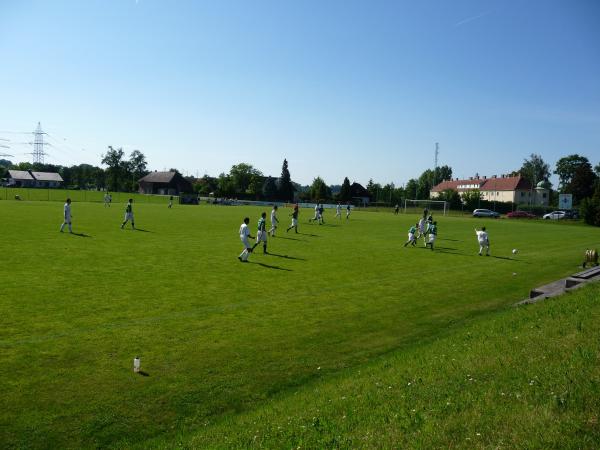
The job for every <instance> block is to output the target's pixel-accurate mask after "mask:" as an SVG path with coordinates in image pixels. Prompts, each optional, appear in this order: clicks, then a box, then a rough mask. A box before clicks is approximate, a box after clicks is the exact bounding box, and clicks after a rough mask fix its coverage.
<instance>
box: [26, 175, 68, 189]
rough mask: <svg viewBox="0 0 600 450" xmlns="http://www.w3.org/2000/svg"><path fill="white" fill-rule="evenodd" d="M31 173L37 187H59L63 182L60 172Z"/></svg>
mask: <svg viewBox="0 0 600 450" xmlns="http://www.w3.org/2000/svg"><path fill="white" fill-rule="evenodd" d="M31 175H32V176H33V178H34V179H35V186H36V187H45V188H57V187H60V185H61V183H62V182H63V179H62V177H61V176H60V174H59V173H55V172H31Z"/></svg>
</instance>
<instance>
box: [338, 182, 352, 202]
mask: <svg viewBox="0 0 600 450" xmlns="http://www.w3.org/2000/svg"><path fill="white" fill-rule="evenodd" d="M351 198H352V191H351V189H350V180H349V179H348V177H344V182H343V183H342V188H341V189H340V193H339V194H338V199H339V200H340V201H341V202H347V201H349V200H350V199H351Z"/></svg>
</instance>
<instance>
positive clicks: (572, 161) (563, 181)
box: [554, 154, 591, 194]
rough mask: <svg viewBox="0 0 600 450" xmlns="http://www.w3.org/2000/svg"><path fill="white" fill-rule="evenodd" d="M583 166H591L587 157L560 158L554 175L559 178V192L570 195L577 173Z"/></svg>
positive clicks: (574, 155)
mask: <svg viewBox="0 0 600 450" xmlns="http://www.w3.org/2000/svg"><path fill="white" fill-rule="evenodd" d="M582 165H589V166H590V167H591V165H590V162H589V160H588V159H587V158H586V157H585V156H581V155H578V154H573V155H569V156H565V157H563V158H560V159H559V160H558V161H557V162H556V168H555V169H554V173H555V174H556V175H558V178H559V181H560V183H559V190H560V191H561V192H563V193H567V194H569V193H570V192H569V185H570V184H571V181H572V180H573V177H574V176H575V172H576V171H577V169H578V168H579V167H580V166H582Z"/></svg>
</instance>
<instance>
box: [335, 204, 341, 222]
mask: <svg viewBox="0 0 600 450" xmlns="http://www.w3.org/2000/svg"><path fill="white" fill-rule="evenodd" d="M335 217H336V218H338V219H340V220H341V219H342V204H341V203H340V202H338V203H337V206H336V207H335Z"/></svg>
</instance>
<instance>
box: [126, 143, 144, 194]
mask: <svg viewBox="0 0 600 450" xmlns="http://www.w3.org/2000/svg"><path fill="white" fill-rule="evenodd" d="M128 166H129V170H130V172H131V178H132V183H131V190H132V191H136V190H137V189H138V180H139V179H140V178H142V177H143V176H145V175H146V174H147V173H148V171H147V167H148V162H147V161H146V156H145V155H144V154H143V153H142V152H141V151H139V150H134V151H132V152H131V155H129V164H128Z"/></svg>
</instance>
